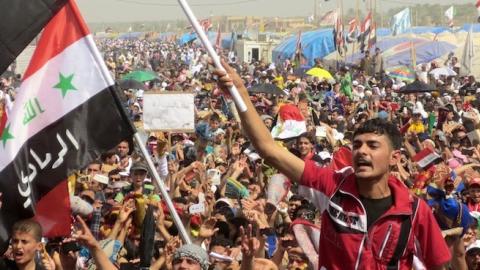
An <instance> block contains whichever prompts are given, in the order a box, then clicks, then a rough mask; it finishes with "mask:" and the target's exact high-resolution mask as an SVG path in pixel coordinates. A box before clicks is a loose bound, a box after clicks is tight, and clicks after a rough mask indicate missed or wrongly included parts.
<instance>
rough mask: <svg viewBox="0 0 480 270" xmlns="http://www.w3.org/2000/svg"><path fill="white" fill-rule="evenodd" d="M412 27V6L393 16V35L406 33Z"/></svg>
mask: <svg viewBox="0 0 480 270" xmlns="http://www.w3.org/2000/svg"><path fill="white" fill-rule="evenodd" d="M411 27H412V22H411V16H410V8H405V9H404V10H402V11H400V12H399V13H397V14H395V15H394V16H393V18H392V22H391V29H392V35H393V36H396V35H399V34H402V33H405V32H406V31H407V30H408V29H410V28H411Z"/></svg>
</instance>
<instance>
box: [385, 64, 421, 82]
mask: <svg viewBox="0 0 480 270" xmlns="http://www.w3.org/2000/svg"><path fill="white" fill-rule="evenodd" d="M387 75H388V76H389V77H391V78H395V79H400V80H402V81H407V82H413V81H414V80H415V72H414V71H413V70H412V69H411V68H409V67H406V66H397V67H393V68H390V69H388V70H387Z"/></svg>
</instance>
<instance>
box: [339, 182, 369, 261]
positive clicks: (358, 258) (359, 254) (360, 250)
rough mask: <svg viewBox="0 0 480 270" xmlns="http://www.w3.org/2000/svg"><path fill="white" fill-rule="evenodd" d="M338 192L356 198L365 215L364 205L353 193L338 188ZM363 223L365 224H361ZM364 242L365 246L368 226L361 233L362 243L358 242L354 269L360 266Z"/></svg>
mask: <svg viewBox="0 0 480 270" xmlns="http://www.w3.org/2000/svg"><path fill="white" fill-rule="evenodd" d="M338 191H339V192H341V193H343V194H347V195H350V196H351V197H352V198H354V199H355V200H357V202H358V203H359V204H360V206H361V207H362V210H363V214H364V215H367V211H366V210H365V207H364V206H363V204H362V202H361V201H360V200H359V199H358V198H357V197H355V196H353V194H351V193H349V192H345V191H342V190H340V189H339V190H338ZM363 225H366V224H363ZM365 243H367V246H368V245H369V241H368V228H365V232H364V233H363V239H362V243H360V248H359V249H358V256H357V262H356V263H355V270H357V269H358V268H359V267H360V260H361V258H362V254H363V248H364V246H365Z"/></svg>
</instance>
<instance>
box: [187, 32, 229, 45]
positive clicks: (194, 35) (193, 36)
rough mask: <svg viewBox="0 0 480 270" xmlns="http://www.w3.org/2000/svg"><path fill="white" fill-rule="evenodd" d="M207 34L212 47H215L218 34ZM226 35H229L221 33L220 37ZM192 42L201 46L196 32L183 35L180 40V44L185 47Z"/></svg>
mask: <svg viewBox="0 0 480 270" xmlns="http://www.w3.org/2000/svg"><path fill="white" fill-rule="evenodd" d="M206 34H207V37H208V40H210V43H212V45H215V41H216V39H217V32H214V31H208V32H207V33H206ZM225 35H227V33H224V34H222V33H220V37H222V36H225ZM192 41H193V42H195V44H197V45H201V42H200V40H199V39H197V33H195V32H189V33H185V34H183V35H182V36H181V37H180V39H179V40H178V44H179V45H185V44H186V43H189V42H192Z"/></svg>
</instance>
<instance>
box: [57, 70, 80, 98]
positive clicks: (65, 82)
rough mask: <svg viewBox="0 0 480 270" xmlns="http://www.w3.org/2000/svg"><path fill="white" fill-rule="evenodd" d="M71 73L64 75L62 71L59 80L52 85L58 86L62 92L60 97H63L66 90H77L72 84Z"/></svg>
mask: <svg viewBox="0 0 480 270" xmlns="http://www.w3.org/2000/svg"><path fill="white" fill-rule="evenodd" d="M73 75H74V74H70V75H69V76H64V75H63V74H62V73H60V74H59V77H60V81H59V82H58V83H57V84H56V85H55V86H54V87H53V88H58V89H60V91H61V92H62V97H63V98H64V97H65V95H66V94H67V92H68V91H72V90H77V88H75V86H73V84H72V80H73Z"/></svg>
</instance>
